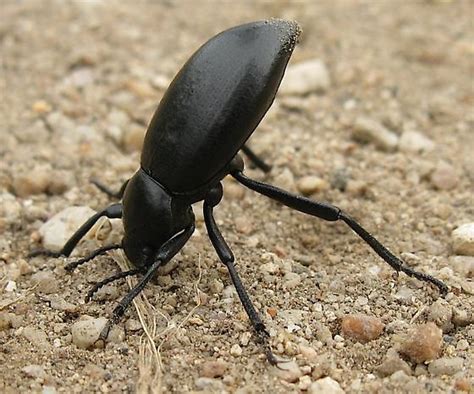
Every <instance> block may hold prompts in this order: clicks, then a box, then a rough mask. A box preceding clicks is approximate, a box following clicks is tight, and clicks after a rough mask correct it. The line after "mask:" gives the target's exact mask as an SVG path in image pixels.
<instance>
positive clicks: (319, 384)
mask: <svg viewBox="0 0 474 394" xmlns="http://www.w3.org/2000/svg"><path fill="white" fill-rule="evenodd" d="M344 393H345V391H344V390H343V389H342V388H341V386H340V385H339V383H338V382H336V381H335V380H334V379H332V378H330V377H329V376H327V377H325V378H323V379H319V380H316V382H313V383H311V386H309V389H308V394H344Z"/></svg>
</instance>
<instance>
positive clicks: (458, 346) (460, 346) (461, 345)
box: [456, 339, 469, 351]
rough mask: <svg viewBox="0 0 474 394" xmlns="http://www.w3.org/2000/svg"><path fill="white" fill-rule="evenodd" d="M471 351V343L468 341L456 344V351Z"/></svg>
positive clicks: (460, 341) (462, 340)
mask: <svg viewBox="0 0 474 394" xmlns="http://www.w3.org/2000/svg"><path fill="white" fill-rule="evenodd" d="M468 349H469V342H468V341H467V340H466V339H460V340H459V341H458V343H457V344H456V350H461V351H463V350H468Z"/></svg>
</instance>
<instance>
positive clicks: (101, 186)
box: [91, 178, 130, 200]
mask: <svg viewBox="0 0 474 394" xmlns="http://www.w3.org/2000/svg"><path fill="white" fill-rule="evenodd" d="M129 180H130V179H127V180H126V181H125V182H124V183H123V185H122V186H121V187H120V189H119V190H118V191H113V190H112V189H110V188H109V187H108V186H106V185H104V184H103V183H102V182H100V181H99V180H98V179H96V178H92V179H91V182H92V184H94V185H95V186H96V187H97V189H99V190H100V191H101V192H103V193H105V194H107V195H108V196H109V197H110V198H116V199H117V200H121V199H122V197H123V193H125V188H126V187H127V185H128V181H129Z"/></svg>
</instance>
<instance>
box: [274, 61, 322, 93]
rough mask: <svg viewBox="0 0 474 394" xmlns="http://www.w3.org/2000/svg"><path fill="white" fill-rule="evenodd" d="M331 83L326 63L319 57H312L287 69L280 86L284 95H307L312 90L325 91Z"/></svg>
mask: <svg viewBox="0 0 474 394" xmlns="http://www.w3.org/2000/svg"><path fill="white" fill-rule="evenodd" d="M330 85H331V79H330V77H329V72H328V69H327V67H326V65H325V64H324V63H323V62H322V61H321V60H319V59H312V60H308V61H305V62H301V63H298V64H295V65H290V66H289V67H288V69H287V70H286V73H285V77H284V78H283V81H282V84H281V86H280V93H281V94H284V95H305V94H308V93H312V92H325V91H326V90H327V89H328V88H329V86H330Z"/></svg>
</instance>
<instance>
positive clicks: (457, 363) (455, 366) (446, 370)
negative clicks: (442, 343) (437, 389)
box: [428, 357, 464, 376]
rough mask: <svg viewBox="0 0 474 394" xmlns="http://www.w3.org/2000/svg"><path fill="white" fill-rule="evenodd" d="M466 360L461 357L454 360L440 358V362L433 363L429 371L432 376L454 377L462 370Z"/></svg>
mask: <svg viewBox="0 0 474 394" xmlns="http://www.w3.org/2000/svg"><path fill="white" fill-rule="evenodd" d="M463 364H464V360H463V359H462V358H461V357H454V358H447V357H443V358H439V359H438V360H435V361H433V362H432V363H430V365H429V366H428V371H429V372H430V374H431V375H434V376H441V375H450V376H451V375H454V374H455V373H457V372H459V371H460V370H462V367H463Z"/></svg>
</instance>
